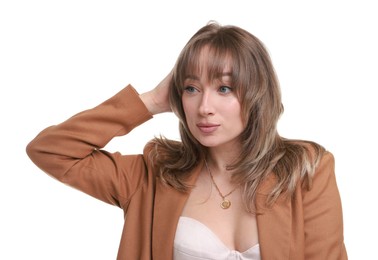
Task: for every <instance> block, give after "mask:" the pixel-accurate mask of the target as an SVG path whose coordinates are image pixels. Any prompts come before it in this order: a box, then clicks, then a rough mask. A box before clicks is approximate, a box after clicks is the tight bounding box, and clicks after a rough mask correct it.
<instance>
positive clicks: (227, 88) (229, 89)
mask: <svg viewBox="0 0 378 260" xmlns="http://www.w3.org/2000/svg"><path fill="white" fill-rule="evenodd" d="M219 92H221V93H224V94H226V93H230V92H232V88H231V87H228V86H221V87H220V88H219Z"/></svg>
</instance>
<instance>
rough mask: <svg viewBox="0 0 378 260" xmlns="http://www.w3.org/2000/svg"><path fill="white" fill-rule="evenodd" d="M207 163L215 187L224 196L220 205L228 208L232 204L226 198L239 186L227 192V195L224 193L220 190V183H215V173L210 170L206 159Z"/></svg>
mask: <svg viewBox="0 0 378 260" xmlns="http://www.w3.org/2000/svg"><path fill="white" fill-rule="evenodd" d="M205 165H206V169H207V172H208V173H209V175H210V178H211V181H212V183H213V184H214V186H215V188H216V189H217V191H218V193H219V196H221V198H222V202H221V203H220V207H221V208H222V209H228V208H229V207H230V206H231V201H230V200H228V199H226V197H227V196H229V195H231V193H233V192H234V191H235V190H236V188H237V187H235V188H234V189H233V190H232V191H230V192H229V193H227V194H226V195H223V194H222V192H221V191H220V189H219V187H218V185H217V184H216V183H215V181H214V177H213V174H212V173H211V171H210V168H209V165H208V164H207V161H206V159H205Z"/></svg>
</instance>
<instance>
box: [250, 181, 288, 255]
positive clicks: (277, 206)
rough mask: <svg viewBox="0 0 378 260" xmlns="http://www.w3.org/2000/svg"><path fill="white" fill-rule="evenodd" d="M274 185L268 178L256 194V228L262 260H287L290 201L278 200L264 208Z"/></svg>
mask: <svg viewBox="0 0 378 260" xmlns="http://www.w3.org/2000/svg"><path fill="white" fill-rule="evenodd" d="M274 184H275V179H274V177H270V178H268V179H267V180H266V181H265V182H263V183H262V185H261V186H260V188H259V191H258V193H257V203H256V204H257V213H258V214H257V228H258V234H259V244H260V252H261V257H262V259H289V253H290V241H291V235H292V234H291V230H292V226H291V225H292V215H291V201H290V199H285V198H281V197H280V198H278V199H277V201H276V202H275V203H274V204H273V205H272V206H271V207H269V208H268V207H266V206H265V200H266V198H267V195H268V194H269V193H270V191H271V190H272V187H273V185H274Z"/></svg>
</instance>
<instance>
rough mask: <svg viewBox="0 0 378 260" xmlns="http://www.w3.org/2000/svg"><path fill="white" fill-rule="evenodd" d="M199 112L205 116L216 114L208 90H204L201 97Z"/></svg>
mask: <svg viewBox="0 0 378 260" xmlns="http://www.w3.org/2000/svg"><path fill="white" fill-rule="evenodd" d="M199 113H200V114H201V115H203V116H207V115H210V114H214V107H213V99H212V97H211V95H210V94H209V93H207V92H204V93H203V95H202V97H201V103H200V106H199Z"/></svg>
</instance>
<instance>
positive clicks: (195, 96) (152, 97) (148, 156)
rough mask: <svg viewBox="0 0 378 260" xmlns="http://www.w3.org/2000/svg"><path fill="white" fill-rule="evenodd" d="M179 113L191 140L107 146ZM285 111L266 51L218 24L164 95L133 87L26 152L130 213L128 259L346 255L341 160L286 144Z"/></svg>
mask: <svg viewBox="0 0 378 260" xmlns="http://www.w3.org/2000/svg"><path fill="white" fill-rule="evenodd" d="M169 111H173V112H174V113H175V114H176V115H177V117H178V118H179V121H180V124H179V128H180V134H181V139H182V140H181V142H178V141H172V140H167V139H165V138H155V139H154V140H152V141H151V142H149V143H148V144H147V145H146V147H145V149H144V152H143V154H141V155H122V154H120V153H109V152H106V151H104V150H101V148H102V147H104V146H105V145H106V144H107V143H108V142H109V141H110V140H111V139H112V138H114V137H115V136H121V135H125V134H127V133H128V132H130V131H131V130H132V129H134V128H135V127H137V126H138V125H140V124H142V123H143V122H145V121H147V120H149V119H150V118H151V117H152V116H153V115H155V114H158V113H163V112H169ZM282 111H283V107H282V104H281V95H280V89H279V84H278V81H277V79H276V75H275V72H274V69H273V66H272V62H271V60H270V57H269V55H268V53H267V51H266V49H265V48H264V46H263V44H262V43H261V42H260V41H259V40H258V39H257V38H256V37H254V36H253V35H251V34H250V33H249V32H247V31H245V30H243V29H241V28H239V27H235V26H220V25H218V24H216V23H209V24H208V25H206V26H204V27H203V28H201V29H200V30H199V31H198V32H197V33H196V34H195V35H194V36H193V37H192V38H191V39H190V40H189V42H188V43H187V44H186V46H185V47H184V49H183V50H182V52H181V54H180V56H179V58H178V60H177V63H176V65H175V67H174V69H173V71H172V73H170V74H169V75H168V76H166V77H165V79H164V80H163V81H161V82H160V83H159V84H158V86H157V87H156V88H154V89H153V90H151V91H149V92H146V93H143V94H141V95H138V93H137V92H136V91H135V89H134V88H133V87H132V86H130V85H129V86H127V87H126V88H124V89H123V90H121V91H120V92H119V93H117V94H116V95H115V96H113V97H112V98H110V99H108V100H107V101H105V102H104V103H102V104H100V105H99V106H97V107H95V108H92V109H90V110H87V111H84V112H81V113H79V114H77V115H75V116H73V117H72V118H70V119H68V120H67V121H65V122H63V123H61V124H59V125H55V126H51V127H49V128H47V129H45V130H43V131H42V132H41V133H40V134H39V135H38V136H37V137H36V138H35V139H34V140H33V141H31V142H30V143H29V145H28V147H27V152H28V155H29V156H30V158H31V159H32V160H33V161H34V163H35V164H36V165H38V166H39V167H40V168H41V169H42V170H44V171H45V172H47V173H48V174H50V175H52V176H54V177H55V178H57V179H58V180H59V181H61V182H64V183H66V184H69V185H71V186H72V187H75V188H77V189H80V190H82V191H83V192H85V193H88V194H90V195H92V196H94V197H96V198H98V199H100V200H103V201H105V202H107V203H111V204H113V205H116V206H118V207H120V208H122V209H123V211H124V215H125V224H124V229H123V233H122V238H121V242H120V248H119V252H118V259H164V260H166V259H268V260H271V259H306V260H308V259H321V260H324V259H347V256H346V250H345V246H344V242H343V223H342V209H341V202H340V196H339V193H338V189H337V185H336V181H335V175H334V159H333V156H332V155H331V153H329V152H327V151H325V150H324V149H323V148H322V147H321V146H320V145H318V144H316V143H313V142H308V141H299V140H288V139H285V138H282V137H280V136H279V134H278V133H277V128H276V125H277V121H278V119H279V117H280V115H281V113H282ZM126 216H127V217H126Z"/></svg>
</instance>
